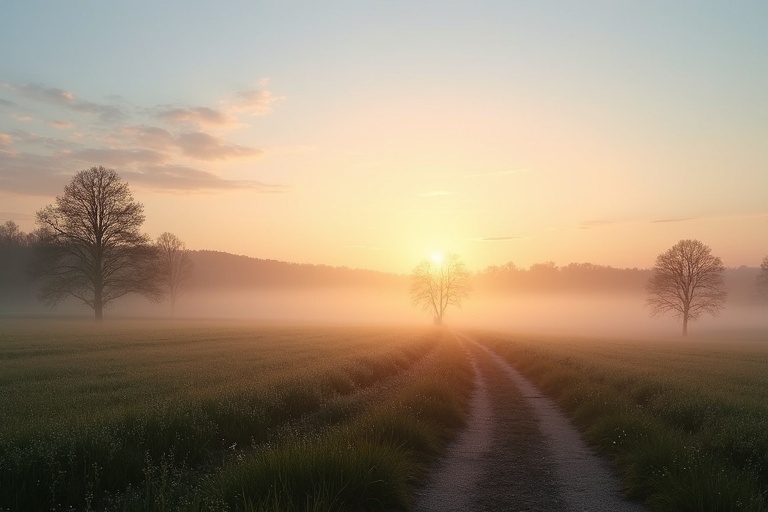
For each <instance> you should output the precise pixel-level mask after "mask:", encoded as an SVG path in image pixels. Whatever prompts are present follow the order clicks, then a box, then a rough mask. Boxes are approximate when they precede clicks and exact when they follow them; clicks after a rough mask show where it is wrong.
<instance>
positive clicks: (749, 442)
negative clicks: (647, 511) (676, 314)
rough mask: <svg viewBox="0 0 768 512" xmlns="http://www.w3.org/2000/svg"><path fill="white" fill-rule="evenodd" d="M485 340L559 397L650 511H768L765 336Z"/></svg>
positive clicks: (767, 346)
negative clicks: (638, 339) (671, 338)
mask: <svg viewBox="0 0 768 512" xmlns="http://www.w3.org/2000/svg"><path fill="white" fill-rule="evenodd" d="M477 338H478V339H479V340H480V341H482V342H483V343H485V344H486V345H487V346H489V347H491V348H492V349H493V350H495V351H496V352H498V353H499V354H501V355H502V356H503V357H505V358H506V359H507V360H508V361H509V362H510V363H512V364H513V365H515V366H516V367H517V368H518V369H519V370H521V371H522V372H523V373H524V374H525V375H526V376H527V377H528V378H530V379H531V380H532V381H533V382H535V383H536V384H537V385H538V386H539V387H540V388H541V389H542V390H543V391H544V392H545V393H547V394H549V395H550V396H552V397H554V398H556V399H557V400H558V401H559V403H560V404H561V405H562V406H563V408H564V409H565V410H566V411H567V412H568V413H569V414H570V415H571V417H572V418H573V420H574V421H575V423H576V424H577V425H578V426H579V427H580V428H581V430H582V431H583V432H584V433H585V436H586V438H587V440H588V441H589V442H591V443H592V444H593V445H594V446H595V447H596V448H597V449H598V450H600V451H601V452H602V453H604V454H606V455H608V456H609V457H611V458H612V459H613V460H614V461H615V463H616V464H617V467H618V468H619V469H620V471H621V473H622V475H623V478H624V483H625V485H626V488H627V491H628V493H629V494H630V495H633V496H635V497H638V498H640V499H643V500H644V501H646V502H647V504H648V506H649V507H650V508H651V509H652V510H661V511H681V512H685V511H737V510H747V511H763V510H766V509H767V508H768V507H767V506H766V504H767V503H768V333H763V334H762V335H760V336H754V333H751V336H750V339H749V340H748V341H744V340H743V339H740V336H739V334H738V333H733V334H731V335H723V336H721V337H720V338H719V339H717V340H715V339H706V340H703V339H702V340H698V341H697V340H667V341H658V340H657V341H620V340H587V339H565V338H559V339H555V338H544V337H533V336H512V335H499V334H489V333H481V334H478V335H477Z"/></svg>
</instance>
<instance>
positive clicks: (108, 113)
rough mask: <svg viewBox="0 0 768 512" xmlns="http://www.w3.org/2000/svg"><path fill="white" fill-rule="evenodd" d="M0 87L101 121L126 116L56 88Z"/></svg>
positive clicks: (103, 105) (29, 85) (36, 85)
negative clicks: (95, 117)
mask: <svg viewBox="0 0 768 512" xmlns="http://www.w3.org/2000/svg"><path fill="white" fill-rule="evenodd" d="M1 85H2V86H3V87H4V88H6V89H8V90H10V91H13V92H15V93H18V94H21V95H23V96H25V97H27V98H30V99H32V100H35V101H41V102H46V103H53V104H55V105H59V106H62V107H65V108H69V109H71V110H74V111H76V112H82V113H86V114H94V115H97V116H99V118H101V120H102V121H107V122H111V121H119V120H121V119H124V118H125V117H126V114H125V113H124V112H123V111H122V110H121V109H120V108H118V107H116V106H114V105H106V104H101V103H94V102H91V101H86V100H81V99H78V98H77V97H76V96H75V94H74V93H73V92H70V91H65V90H63V89H59V88H56V87H45V86H43V85H39V84H23V85H19V84H12V83H9V82H3V83H2V84H1Z"/></svg>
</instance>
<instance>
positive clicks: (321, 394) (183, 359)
mask: <svg viewBox="0 0 768 512" xmlns="http://www.w3.org/2000/svg"><path fill="white" fill-rule="evenodd" d="M444 345H445V342H444V340H443V334H442V333H441V332H440V331H436V330H422V331H415V330H405V329H399V330H398V329H387V328H330V327H303V328H299V327H267V326H259V325H252V324H245V323H234V322H230V323H218V324H216V323H203V322H189V323H160V322H148V323H144V324H137V323H136V322H114V323H112V322H106V323H104V324H103V325H94V324H92V323H84V324H81V323H76V322H53V321H41V322H36V323H30V322H28V321H27V322H21V321H14V320H0V509H8V510H70V509H71V510H89V509H101V510H179V509H181V510H224V509H227V508H239V505H238V502H233V501H232V499H231V498H232V496H230V495H228V494H227V493H226V492H224V487H223V486H222V484H221V482H222V481H224V480H222V476H221V475H222V474H223V473H222V472H223V471H235V470H234V469H233V468H237V467H239V465H240V464H241V463H244V461H247V460H252V458H253V457H257V456H264V457H267V456H268V454H270V453H276V452H274V450H276V449H280V450H288V451H289V452H290V450H293V452H290V453H293V454H294V455H295V456H296V457H298V458H299V459H301V458H302V457H303V455H302V453H306V454H311V453H313V450H315V451H317V450H321V449H322V446H327V445H328V443H333V441H332V439H333V436H334V435H339V434H338V432H341V431H344V432H348V433H349V434H347V435H346V437H345V439H346V440H347V441H349V442H351V441H350V440H351V439H352V434H351V432H362V431H364V430H365V429H364V428H363V427H356V428H357V430H355V429H352V427H351V426H350V425H353V424H358V423H359V422H362V423H361V424H366V425H368V426H369V427H370V429H371V431H373V432H376V431H378V423H377V422H376V420H375V417H376V414H380V413H377V412H376V411H379V410H380V408H381V407H384V405H383V404H390V406H391V407H394V405H391V404H393V403H395V402H393V401H392V400H393V397H398V396H401V393H403V391H402V390H403V389H409V388H408V386H412V385H415V383H416V382H421V376H423V375H429V374H431V373H433V372H434V371H436V370H433V367H435V365H438V364H440V361H443V360H444V358H443V356H441V355H440V354H441V353H443V352H444V350H445V348H444ZM456 364H458V368H459V370H460V369H461V364H460V361H459V362H458V363H456ZM417 377H418V378H417ZM464 384H465V387H466V386H471V382H469V383H467V382H465V383H464ZM462 396H463V395H462V394H461V393H458V394H457V398H456V400H457V402H456V403H457V404H459V405H456V407H458V409H457V410H459V411H460V412H461V413H463V410H462V409H461V405H460V404H461V397H462ZM430 397H431V395H430ZM433 399H434V400H437V399H436V398H434V397H431V398H429V399H426V401H424V402H423V403H422V402H419V404H420V405H419V406H422V407H423V408H424V410H427V411H428V409H429V406H430V405H429V404H430V403H431V402H430V401H431V400H433ZM403 400H405V399H403ZM409 410H410V409H409ZM420 414H421V413H419V414H417V415H416V418H417V422H419V421H422V419H421V416H420ZM383 417H388V416H387V415H383V416H382V418H383ZM424 417H429V413H428V412H425V413H424ZM371 418H374V419H371ZM444 420H445V421H444V423H445V426H444V428H443V426H441V425H442V424H441V423H440V421H438V422H437V423H435V424H433V425H432V426H433V427H435V432H438V435H437V437H438V438H440V439H443V437H444V436H446V435H449V433H450V431H451V429H452V428H455V427H456V425H457V423H456V421H457V419H456V417H454V416H452V415H446V416H445V418H444ZM382 421H383V420H382ZM425 421H426V420H425ZM430 421H432V420H430ZM365 422H369V423H365ZM349 429H352V430H349ZM385 431H386V429H384V430H382V432H385ZM440 432H442V434H440ZM315 443H320V444H319V445H316V444H315ZM323 443H325V444H323ZM430 443H432V444H435V443H433V442H431V441H430ZM395 444H396V445H397V446H395ZM395 444H391V445H390V444H386V443H380V442H377V441H376V440H375V439H373V438H372V439H368V438H365V439H364V440H363V441H361V442H360V444H359V445H358V444H356V445H354V448H353V450H352V452H351V459H349V460H351V461H352V462H350V463H353V464H358V466H359V465H360V464H363V465H365V464H367V463H366V462H365V460H368V459H371V457H373V456H372V455H371V454H375V453H380V452H381V450H386V449H388V448H387V447H388V446H393V448H392V449H393V450H394V451H398V450H400V451H404V452H407V451H408V449H409V448H408V447H407V446H406V445H405V444H403V443H400V444H397V443H395ZM428 444H429V443H428ZM318 446H320V448H318ZM435 446H438V447H439V446H440V443H439V442H437V443H436V444H435ZM305 449H306V450H305ZM358 452H359V455H360V457H361V458H360V459H358V458H356V457H357V455H356V454H358ZM427 452H428V451H425V452H424V453H427ZM345 453H346V455H347V456H348V458H349V456H350V452H345ZM419 453H421V451H419ZM429 453H432V452H429ZM280 457H281V456H278V458H280ZM286 457H288V458H290V457H289V456H286ZM366 457H368V459H366ZM377 457H378V456H377ZM409 457H410V455H409ZM409 457H405V458H402V460H401V462H400V463H401V464H402V465H403V466H402V467H409V468H410V467H418V466H417V464H418V462H419V460H421V459H420V455H419V456H413V457H410V458H409ZM339 460H346V459H343V458H341V459H339ZM361 460H362V461H363V462H361ZM358 466H354V467H358ZM355 471H357V469H356V470H355ZM371 471H373V468H371ZM393 471H395V470H393ZM409 471H410V470H409ZM395 472H397V473H399V472H400V470H396V471H395ZM267 473H269V471H267ZM406 473H408V472H407V471H406V472H404V473H403V474H406ZM309 478H310V479H312V478H314V477H313V476H312V472H311V471H310V473H309ZM375 480H377V481H378V480H380V478H379V477H378V476H377V477H376V478H375ZM323 482H325V483H324V484H323V485H327V486H328V487H327V492H329V493H333V492H336V491H337V490H336V489H335V488H334V487H333V485H338V482H337V483H336V484H333V485H332V483H333V479H330V480H327V481H326V480H323ZM370 489H373V487H370ZM297 492H298V491H297ZM301 492H303V491H301ZM378 493H380V491H379V490H377V491H376V492H375V493H374V498H373V499H374V501H375V500H376V499H379V498H376V496H378ZM248 499H253V500H255V499H256V498H253V497H248ZM299 501H300V500H299ZM243 503H245V502H243ZM254 503H258V501H253V502H252V504H254ZM297 503H298V501H297ZM331 509H333V508H332V507H331V508H329V510H331Z"/></svg>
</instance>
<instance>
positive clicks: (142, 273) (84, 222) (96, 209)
mask: <svg viewBox="0 0 768 512" xmlns="http://www.w3.org/2000/svg"><path fill="white" fill-rule="evenodd" d="M143 222H144V207H143V205H142V204H141V203H137V202H136V201H134V200H133V197H132V195H131V192H130V190H129V189H128V184H127V183H126V182H125V181H123V180H122V179H121V178H120V177H119V176H118V175H117V172H115V171H114V170H112V169H105V168H104V167H91V168H90V169H86V170H83V171H80V172H78V173H77V174H76V175H75V176H74V177H73V178H72V181H71V182H70V183H69V184H68V185H67V186H66V187H64V194H63V195H61V196H57V197H56V203H55V204H53V205H48V206H46V207H45V208H43V209H42V210H40V211H38V212H37V224H38V225H39V226H40V233H41V235H40V243H39V245H40V248H39V256H38V258H37V261H36V263H35V265H34V273H35V274H36V275H37V276H38V277H40V278H42V279H43V285H42V287H41V291H40V296H41V298H42V299H43V300H45V301H46V302H47V303H48V304H50V305H55V304H56V303H58V302H59V301H60V300H62V299H63V298H64V297H66V296H72V297H75V298H77V299H79V300H81V301H82V302H84V303H86V304H87V305H88V306H90V307H91V308H93V310H94V314H95V317H96V320H97V321H100V320H101V319H102V317H103V309H104V306H105V305H107V304H108V303H110V302H112V301H113V300H115V299H117V298H120V297H122V296H124V295H126V294H129V293H139V294H141V295H143V296H145V297H147V298H149V299H151V300H159V299H160V298H161V297H162V290H161V288H160V284H159V280H158V277H157V268H158V265H157V262H158V259H157V255H158V253H157V249H156V248H155V247H154V246H153V245H152V244H151V243H150V241H149V238H148V237H147V236H146V235H144V234H142V233H141V232H140V231H139V228H141V225H142V223H143Z"/></svg>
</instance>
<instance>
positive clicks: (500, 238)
mask: <svg viewBox="0 0 768 512" xmlns="http://www.w3.org/2000/svg"><path fill="white" fill-rule="evenodd" d="M524 238H525V237H522V236H480V237H477V238H472V239H471V240H472V241H474V242H511V241H513V240H523V239H524Z"/></svg>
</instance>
